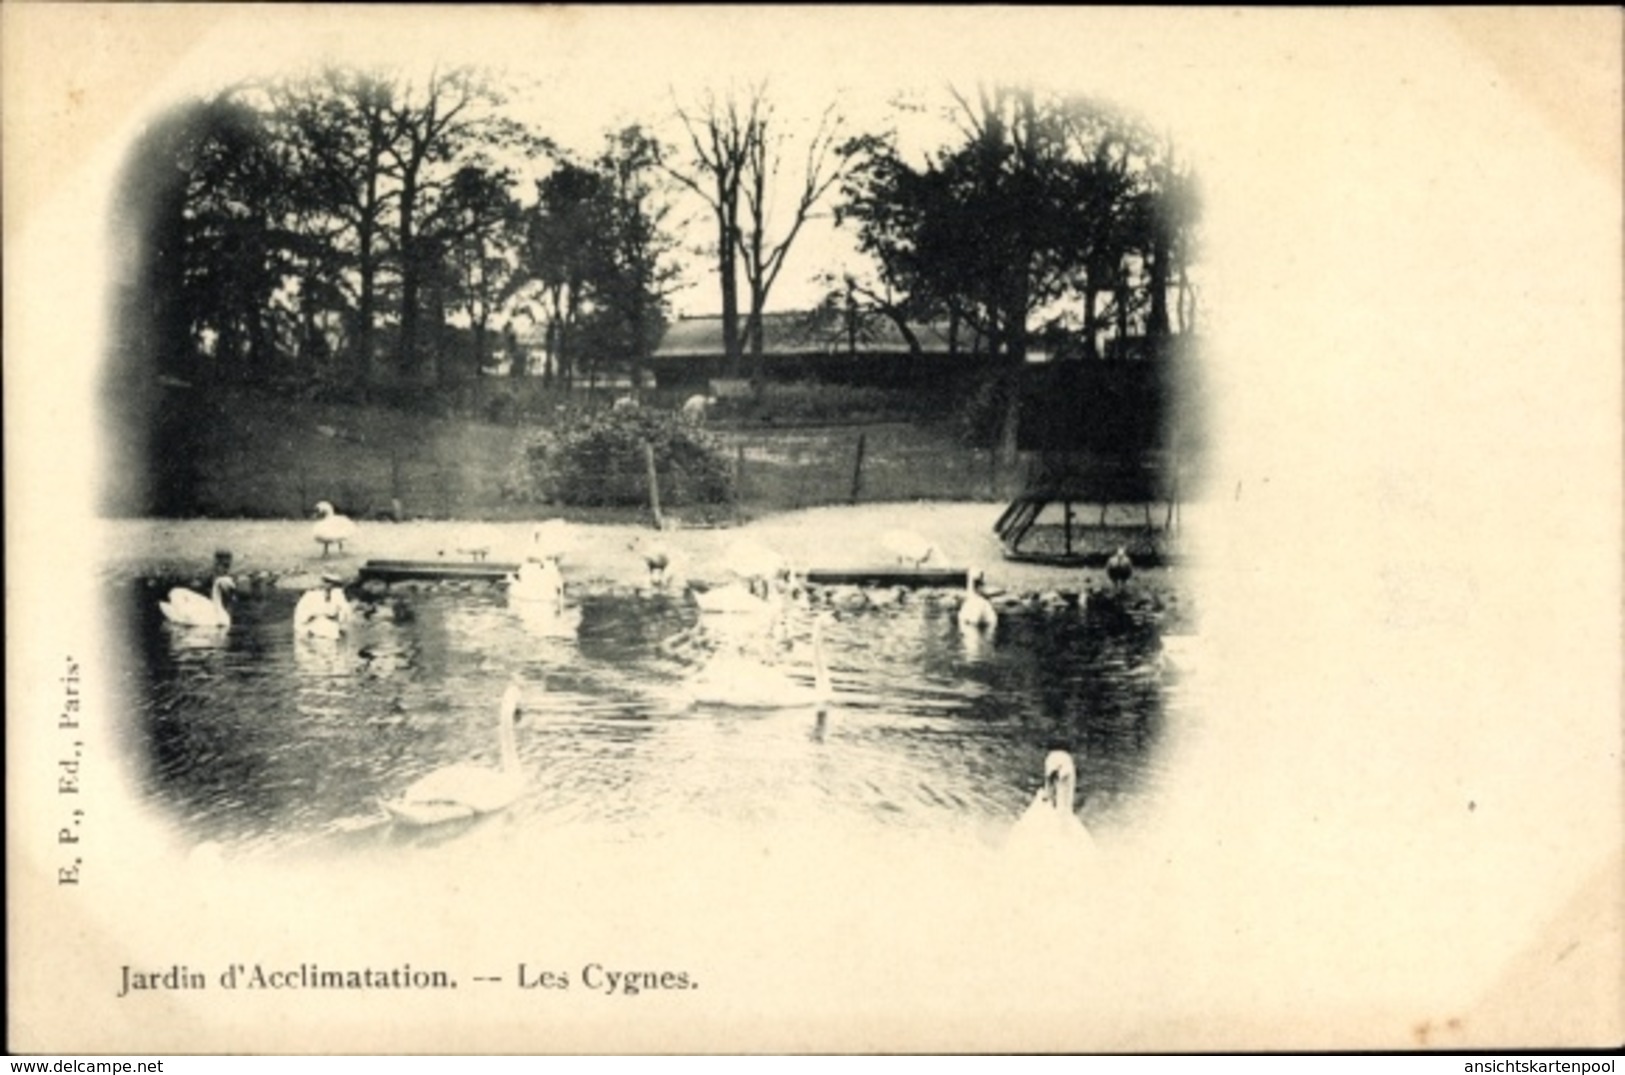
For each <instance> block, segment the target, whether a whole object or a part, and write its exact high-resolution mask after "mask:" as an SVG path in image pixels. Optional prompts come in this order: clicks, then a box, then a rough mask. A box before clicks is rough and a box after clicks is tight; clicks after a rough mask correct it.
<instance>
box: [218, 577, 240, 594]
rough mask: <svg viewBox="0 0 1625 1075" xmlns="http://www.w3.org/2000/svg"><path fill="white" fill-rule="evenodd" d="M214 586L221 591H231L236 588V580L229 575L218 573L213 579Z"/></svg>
mask: <svg viewBox="0 0 1625 1075" xmlns="http://www.w3.org/2000/svg"><path fill="white" fill-rule="evenodd" d="M214 588H215V589H216V590H219V591H220V592H221V593H231V592H233V591H235V590H236V589H237V580H236V579H234V578H232V577H231V576H230V575H218V576H216V577H215V580H214Z"/></svg>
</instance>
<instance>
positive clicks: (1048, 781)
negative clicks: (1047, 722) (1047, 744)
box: [1007, 750, 1095, 869]
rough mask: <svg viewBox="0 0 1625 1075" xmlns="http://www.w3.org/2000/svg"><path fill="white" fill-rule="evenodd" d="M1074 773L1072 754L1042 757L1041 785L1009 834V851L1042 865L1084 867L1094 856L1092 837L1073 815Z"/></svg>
mask: <svg viewBox="0 0 1625 1075" xmlns="http://www.w3.org/2000/svg"><path fill="white" fill-rule="evenodd" d="M1077 786H1078V774H1077V768H1076V767H1075V766H1074V765H1073V762H1072V755H1071V754H1068V753H1067V752H1066V751H1064V750H1052V751H1050V752H1049V754H1047V755H1046V756H1045V758H1044V786H1043V787H1041V788H1039V789H1038V794H1037V795H1035V796H1033V801H1032V803H1031V804H1030V805H1029V806H1028V807H1027V809H1026V811H1025V812H1023V813H1022V815H1021V817H1020V818H1019V819H1018V820H1017V821H1016V824H1015V827H1014V828H1013V829H1012V830H1011V831H1010V842H1009V844H1008V845H1007V846H1008V847H1009V848H1010V849H1011V850H1013V851H1015V852H1016V853H1020V854H1033V855H1037V856H1042V857H1043V858H1044V859H1045V860H1046V862H1049V863H1052V864H1056V865H1061V866H1069V867H1071V868H1074V869H1076V868H1080V867H1086V866H1087V865H1088V864H1089V863H1090V861H1091V860H1092V859H1093V858H1094V855H1095V841H1094V837H1092V836H1090V835H1089V830H1088V829H1087V828H1085V827H1084V824H1083V822H1082V821H1080V820H1079V819H1078V815H1077V814H1076V813H1074V812H1073V800H1074V798H1075V797H1076V795H1077Z"/></svg>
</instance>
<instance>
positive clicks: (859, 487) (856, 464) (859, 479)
mask: <svg viewBox="0 0 1625 1075" xmlns="http://www.w3.org/2000/svg"><path fill="white" fill-rule="evenodd" d="M864 439H865V434H863V433H859V434H858V451H857V457H856V458H854V459H853V460H852V497H851V500H850V503H853V504H856V503H857V502H858V495H859V494H860V493H862V492H863V448H864Z"/></svg>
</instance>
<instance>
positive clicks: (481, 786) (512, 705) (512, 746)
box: [381, 675, 525, 826]
mask: <svg viewBox="0 0 1625 1075" xmlns="http://www.w3.org/2000/svg"><path fill="white" fill-rule="evenodd" d="M519 701H520V684H519V677H518V676H517V675H516V676H514V677H513V679H512V680H510V681H509V683H508V686H507V689H506V690H504V691H503V692H502V701H501V702H500V703H499V704H498V706H497V756H498V758H499V759H500V764H499V765H498V767H497V768H494V769H493V768H490V767H488V766H482V765H469V764H459V765H448V766H446V767H445V768H443V769H436V770H435V771H434V772H432V773H429V774H427V775H425V776H422V777H419V778H418V779H417V780H415V781H413V782H412V783H411V784H410V785H409V786H408V787H407V788H406V790H405V791H403V792H401V794H400V795H399V796H398V797H397V798H395V799H387V800H383V801H382V803H381V805H382V806H383V808H384V809H385V810H386V811H388V812H389V815H390V816H391V817H392V818H394V819H395V820H396V821H400V822H403V823H405V824H408V825H418V826H425V825H438V824H441V823H443V822H447V821H458V820H462V819H465V818H471V817H476V816H478V815H480V814H490V813H495V812H496V811H498V810H502V809H504V808H506V807H507V806H508V805H509V804H511V803H512V802H513V801H514V800H515V799H517V798H519V795H520V792H522V791H523V790H524V786H525V774H524V770H523V769H521V768H520V766H519V744H518V741H517V739H516V738H515V733H514V724H515V722H516V721H517V720H518V719H519V712H520V709H519Z"/></svg>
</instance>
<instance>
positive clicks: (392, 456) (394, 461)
mask: <svg viewBox="0 0 1625 1075" xmlns="http://www.w3.org/2000/svg"><path fill="white" fill-rule="evenodd" d="M389 502H390V507H391V508H393V509H394V511H395V521H396V522H400V521H401V450H400V448H399V447H398V446H397V445H394V444H391V445H390V446H389Z"/></svg>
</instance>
